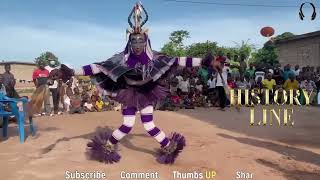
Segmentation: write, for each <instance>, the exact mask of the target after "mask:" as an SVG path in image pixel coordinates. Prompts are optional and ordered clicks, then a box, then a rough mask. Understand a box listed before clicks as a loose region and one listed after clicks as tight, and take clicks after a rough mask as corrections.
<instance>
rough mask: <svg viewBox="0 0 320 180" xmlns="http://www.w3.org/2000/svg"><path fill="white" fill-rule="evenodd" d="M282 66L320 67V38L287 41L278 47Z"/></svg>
mask: <svg viewBox="0 0 320 180" xmlns="http://www.w3.org/2000/svg"><path fill="white" fill-rule="evenodd" d="M278 55H279V62H280V63H281V65H282V66H283V65H285V64H291V65H292V66H294V65H296V64H299V65H300V66H307V65H309V66H320V36H317V37H310V38H304V39H299V40H292V41H287V42H285V43H281V44H279V45H278Z"/></svg>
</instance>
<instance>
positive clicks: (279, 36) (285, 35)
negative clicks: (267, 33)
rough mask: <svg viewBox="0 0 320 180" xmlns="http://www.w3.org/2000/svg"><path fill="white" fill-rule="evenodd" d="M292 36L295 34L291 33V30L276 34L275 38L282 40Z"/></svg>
mask: <svg viewBox="0 0 320 180" xmlns="http://www.w3.org/2000/svg"><path fill="white" fill-rule="evenodd" d="M292 36H294V34H293V33H291V32H284V33H282V34H280V35H278V36H276V37H275V38H274V39H275V40H276V41H277V40H281V39H285V38H289V37H292Z"/></svg>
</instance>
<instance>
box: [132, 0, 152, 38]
mask: <svg viewBox="0 0 320 180" xmlns="http://www.w3.org/2000/svg"><path fill="white" fill-rule="evenodd" d="M142 13H144V14H145V18H144V20H143V21H142V22H141V20H142ZM148 19H149V16H148V12H147V11H146V9H145V8H144V7H143V5H142V4H141V2H137V3H136V4H135V6H134V7H133V8H132V10H131V12H130V14H129V16H128V23H129V25H130V28H128V29H127V35H128V34H133V33H135V34H138V33H141V34H143V33H146V32H147V31H148V29H142V27H143V25H145V24H146V22H147V21H148ZM132 20H133V23H132Z"/></svg>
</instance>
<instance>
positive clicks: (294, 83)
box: [283, 73, 299, 91]
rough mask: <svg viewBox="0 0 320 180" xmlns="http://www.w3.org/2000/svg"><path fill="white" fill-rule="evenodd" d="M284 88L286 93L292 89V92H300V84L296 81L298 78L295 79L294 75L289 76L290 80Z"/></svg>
mask: <svg viewBox="0 0 320 180" xmlns="http://www.w3.org/2000/svg"><path fill="white" fill-rule="evenodd" d="M283 88H284V89H285V90H286V91H289V90H291V89H292V90H298V89H299V82H298V81H297V80H296V77H295V75H294V74H293V73H290V74H289V79H287V80H286V81H285V82H284V85H283Z"/></svg>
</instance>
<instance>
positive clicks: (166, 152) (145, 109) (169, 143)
mask: <svg viewBox="0 0 320 180" xmlns="http://www.w3.org/2000/svg"><path fill="white" fill-rule="evenodd" d="M142 12H144V13H145V15H146V19H145V20H144V22H142V23H140V20H141V19H142V18H141V17H142V16H141V13H142ZM132 15H133V19H134V22H135V26H134V25H132V23H131V16H132ZM147 19H148V14H147V12H146V11H145V9H144V8H143V6H142V5H141V4H140V3H137V4H136V5H135V7H134V8H133V10H132V12H131V14H130V16H129V18H128V22H129V24H130V26H131V28H132V29H130V30H129V33H130V36H129V41H128V43H127V46H126V48H125V51H124V52H122V53H120V54H116V55H114V56H113V57H111V58H110V59H107V60H106V61H103V62H100V63H94V64H90V65H86V66H83V67H82V69H81V70H80V71H79V72H77V73H76V74H80V75H86V76H91V77H92V78H94V79H95V81H96V82H97V88H98V89H99V90H100V92H103V94H106V95H109V96H111V97H113V98H114V99H115V100H116V101H118V102H119V103H121V104H122V105H123V110H122V115H123V124H122V125H121V126H120V127H119V128H118V129H116V130H115V131H113V133H112V134H110V133H107V132H106V133H100V134H98V135H97V136H95V137H94V139H92V141H91V142H90V143H88V147H89V152H90V154H91V157H92V158H93V159H96V160H99V161H103V162H106V163H113V162H118V161H119V160H120V155H119V154H118V153H117V148H116V144H117V143H118V142H119V141H120V140H121V139H122V138H123V137H124V136H125V135H127V134H129V132H130V131H131V129H132V127H133V125H134V123H135V118H136V112H137V111H140V113H141V121H142V123H143V126H144V128H145V129H146V131H147V132H148V133H149V135H150V136H152V137H154V138H155V139H156V141H157V142H158V143H159V144H160V145H161V150H160V151H159V157H158V158H157V160H158V162H160V163H165V164H168V163H173V162H174V160H175V158H176V157H177V156H178V154H179V153H180V152H181V150H182V149H183V147H184V146H185V138H184V137H183V136H182V135H180V134H178V133H173V134H172V135H171V137H167V136H166V135H165V133H164V132H163V131H161V130H160V129H159V128H158V127H156V125H155V124H154V122H153V111H154V109H153V107H154V105H155V104H156V103H157V102H159V101H162V100H163V99H164V98H166V96H167V95H168V94H169V90H168V89H167V88H165V87H163V86H161V85H160V84H159V83H158V80H159V79H160V78H162V77H164V76H166V75H167V74H168V73H170V70H172V69H173V67H176V66H178V65H179V66H185V67H194V66H200V63H201V58H189V57H179V58H172V57H168V56H165V55H163V54H161V53H158V52H156V51H152V49H151V45H150V40H149V38H148V35H147V34H146V33H145V32H144V31H143V30H142V29H141V28H142V26H143V25H144V23H145V22H146V21H147Z"/></svg>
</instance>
